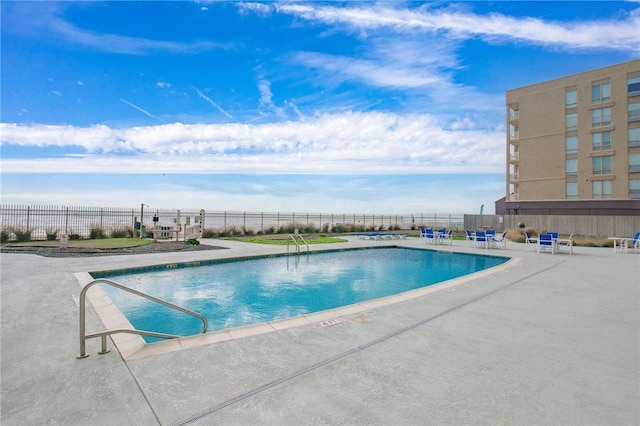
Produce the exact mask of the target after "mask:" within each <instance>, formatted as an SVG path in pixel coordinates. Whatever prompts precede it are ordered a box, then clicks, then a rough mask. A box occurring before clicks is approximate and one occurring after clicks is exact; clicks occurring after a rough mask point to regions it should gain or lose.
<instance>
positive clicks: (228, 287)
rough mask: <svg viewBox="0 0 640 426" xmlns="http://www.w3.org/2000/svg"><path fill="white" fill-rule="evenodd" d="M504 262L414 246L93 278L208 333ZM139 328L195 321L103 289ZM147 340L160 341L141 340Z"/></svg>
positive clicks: (182, 326) (178, 329) (183, 331)
mask: <svg viewBox="0 0 640 426" xmlns="http://www.w3.org/2000/svg"><path fill="white" fill-rule="evenodd" d="M507 260H508V258H506V257H496V256H485V255H476V254H465V253H452V252H439V251H434V250H423V249H413V248H397V247H394V248H370V249H355V250H340V251H329V252H322V253H312V254H309V255H289V256H275V257H273V256H272V257H265V258H252V259H241V260H237V259H236V260H233V261H230V260H224V261H211V262H209V263H208V264H204V263H205V262H199V264H200V266H193V267H187V266H190V264H183V265H180V264H174V265H164V266H158V267H152V268H144V269H141V270H135V269H134V270H125V271H113V272H101V273H93V274H92V275H93V277H94V278H107V279H111V280H114V281H117V282H119V283H121V284H124V285H126V286H129V287H131V288H134V289H136V290H139V291H142V292H145V293H147V294H150V295H153V296H155V297H159V298H161V299H164V300H167V301H169V302H172V303H174V304H177V305H180V306H183V307H185V308H187V309H191V310H193V311H195V312H198V313H200V314H202V315H204V316H205V317H207V321H208V322H209V330H208V331H209V332H213V331H220V330H224V329H230V328H236V327H242V326H247V325H252V324H259V323H264V322H268V321H272V320H277V319H282V318H290V317H296V316H300V315H304V314H308V313H312V312H319V311H324V310H327V309H333V308H337V307H340V306H346V305H351V304H354V303H359V302H363V301H367V300H371V299H377V298H381V297H385V296H390V295H394V294H398V293H402V292H405V291H409V290H413V289H417V288H421V287H425V286H429V285H432V284H436V283H439V282H442V281H446V280H449V279H453V278H456V277H460V276H463V275H467V274H470V273H473V272H478V271H481V270H484V269H487V268H491V267H494V266H497V265H500V264H502V263H504V262H506V261H507ZM104 291H105V292H106V293H107V294H108V295H109V297H110V298H111V299H112V301H113V302H114V303H115V304H116V306H117V307H118V308H119V309H120V310H121V311H122V312H123V314H124V315H125V316H126V317H127V319H128V320H129V322H131V324H132V325H133V326H134V327H135V328H136V329H138V330H149V331H157V332H163V333H170V334H178V335H183V336H186V335H192V334H197V333H199V331H200V328H201V323H200V321H199V320H197V319H195V318H192V317H189V316H186V315H185V314H182V313H180V312H177V311H174V310H171V309H169V308H166V307H164V306H162V305H158V304H155V303H153V302H150V301H148V300H146V299H142V298H139V297H135V296H132V295H131V294H129V293H126V292H123V291H119V290H117V289H114V288H111V287H105V288H104ZM145 340H146V341H147V342H152V341H156V340H158V339H155V338H150V337H145Z"/></svg>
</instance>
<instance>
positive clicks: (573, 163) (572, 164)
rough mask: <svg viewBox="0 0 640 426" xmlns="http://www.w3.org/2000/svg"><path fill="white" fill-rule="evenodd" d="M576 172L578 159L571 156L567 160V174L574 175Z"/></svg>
mask: <svg viewBox="0 0 640 426" xmlns="http://www.w3.org/2000/svg"><path fill="white" fill-rule="evenodd" d="M577 174H578V160H577V159H575V158H573V159H570V160H567V176H576V175H577Z"/></svg>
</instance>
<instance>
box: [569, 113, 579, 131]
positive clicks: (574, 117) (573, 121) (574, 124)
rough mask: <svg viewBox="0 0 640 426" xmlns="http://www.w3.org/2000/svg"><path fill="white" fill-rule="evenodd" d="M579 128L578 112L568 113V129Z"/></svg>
mask: <svg viewBox="0 0 640 426" xmlns="http://www.w3.org/2000/svg"><path fill="white" fill-rule="evenodd" d="M577 128H578V114H576V113H575V112H574V113H571V114H567V130H576V129H577Z"/></svg>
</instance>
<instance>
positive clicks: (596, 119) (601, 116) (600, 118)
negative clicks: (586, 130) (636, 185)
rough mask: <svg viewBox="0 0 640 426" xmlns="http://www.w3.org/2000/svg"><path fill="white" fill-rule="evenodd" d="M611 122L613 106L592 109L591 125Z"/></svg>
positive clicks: (600, 125)
mask: <svg viewBox="0 0 640 426" xmlns="http://www.w3.org/2000/svg"><path fill="white" fill-rule="evenodd" d="M609 124H611V108H598V109H594V110H593V111H591V127H602V126H608V125H609Z"/></svg>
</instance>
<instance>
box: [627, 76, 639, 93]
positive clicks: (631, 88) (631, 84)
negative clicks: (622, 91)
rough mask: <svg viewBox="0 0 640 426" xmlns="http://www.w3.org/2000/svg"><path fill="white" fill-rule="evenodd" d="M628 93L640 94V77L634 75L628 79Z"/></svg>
mask: <svg viewBox="0 0 640 426" xmlns="http://www.w3.org/2000/svg"><path fill="white" fill-rule="evenodd" d="M627 94H628V95H629V96H638V95H640V77H632V78H630V79H628V80H627Z"/></svg>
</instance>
